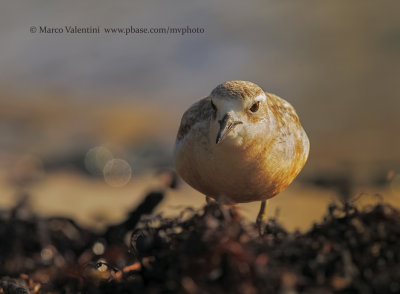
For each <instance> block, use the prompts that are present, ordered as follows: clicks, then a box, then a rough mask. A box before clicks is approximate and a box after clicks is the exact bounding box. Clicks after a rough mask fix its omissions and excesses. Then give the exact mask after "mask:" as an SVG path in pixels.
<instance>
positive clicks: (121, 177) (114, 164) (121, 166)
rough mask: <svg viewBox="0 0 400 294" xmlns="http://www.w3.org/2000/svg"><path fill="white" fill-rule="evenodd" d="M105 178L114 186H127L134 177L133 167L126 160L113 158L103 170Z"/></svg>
mask: <svg viewBox="0 0 400 294" xmlns="http://www.w3.org/2000/svg"><path fill="white" fill-rule="evenodd" d="M103 173H104V180H105V182H106V183H107V184H109V185H110V186H112V187H122V186H125V185H126V184H127V183H128V182H129V180H130V179H131V177H132V168H131V166H130V165H129V163H128V162H127V161H126V160H123V159H118V158H116V159H112V160H110V161H108V162H107V164H106V165H105V167H104V170H103Z"/></svg>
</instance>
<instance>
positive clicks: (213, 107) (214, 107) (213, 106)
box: [211, 101, 217, 111]
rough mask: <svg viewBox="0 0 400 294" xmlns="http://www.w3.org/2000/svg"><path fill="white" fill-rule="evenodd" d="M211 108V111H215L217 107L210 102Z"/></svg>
mask: <svg viewBox="0 0 400 294" xmlns="http://www.w3.org/2000/svg"><path fill="white" fill-rule="evenodd" d="M211 107H212V109H214V110H215V111H216V110H217V107H216V106H215V104H214V102H212V101H211Z"/></svg>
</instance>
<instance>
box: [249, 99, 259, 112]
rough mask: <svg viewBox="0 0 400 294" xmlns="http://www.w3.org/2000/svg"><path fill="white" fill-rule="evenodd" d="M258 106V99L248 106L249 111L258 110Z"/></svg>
mask: <svg viewBox="0 0 400 294" xmlns="http://www.w3.org/2000/svg"><path fill="white" fill-rule="evenodd" d="M259 107H260V101H257V102H256V103H254V104H253V105H252V106H251V107H250V111H251V112H256V111H257V110H258V108H259Z"/></svg>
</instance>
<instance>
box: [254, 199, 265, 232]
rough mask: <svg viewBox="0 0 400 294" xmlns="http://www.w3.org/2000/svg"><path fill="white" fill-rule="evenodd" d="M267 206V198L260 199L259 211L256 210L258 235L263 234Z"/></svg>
mask: <svg viewBox="0 0 400 294" xmlns="http://www.w3.org/2000/svg"><path fill="white" fill-rule="evenodd" d="M267 206H268V200H263V201H261V206H260V211H259V212H258V216H257V221H256V224H257V228H258V233H259V234H260V236H262V235H264V230H265V221H266V219H267Z"/></svg>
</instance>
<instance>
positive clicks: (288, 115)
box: [265, 92, 300, 125]
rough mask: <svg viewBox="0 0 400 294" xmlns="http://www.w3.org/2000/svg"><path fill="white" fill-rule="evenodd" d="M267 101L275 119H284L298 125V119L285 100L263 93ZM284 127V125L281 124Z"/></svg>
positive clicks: (292, 108)
mask: <svg viewBox="0 0 400 294" xmlns="http://www.w3.org/2000/svg"><path fill="white" fill-rule="evenodd" d="M265 95H266V96H267V97H268V98H269V99H268V104H269V105H268V107H269V109H270V110H271V111H272V112H273V114H274V115H275V117H276V118H277V119H278V120H279V119H282V118H284V119H285V120H288V119H289V120H290V121H292V122H294V123H296V124H299V123H300V120H299V117H298V116H297V113H296V110H295V109H294V107H293V106H292V105H291V104H290V103H289V102H287V101H286V100H284V99H282V98H280V97H279V96H277V95H275V94H271V93H267V92H265ZM282 124H283V125H284V124H285V123H284V122H282Z"/></svg>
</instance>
